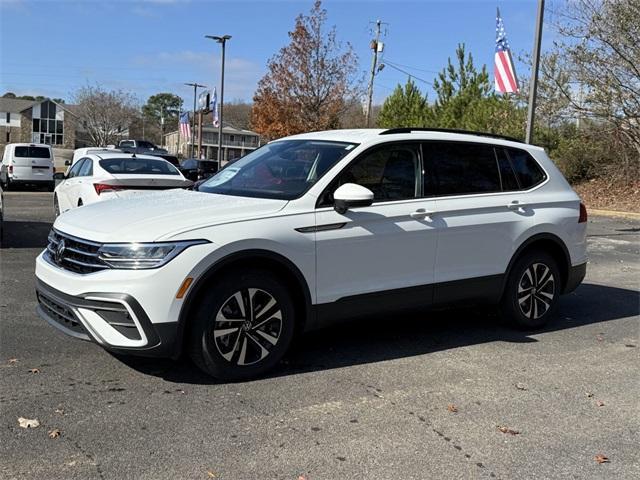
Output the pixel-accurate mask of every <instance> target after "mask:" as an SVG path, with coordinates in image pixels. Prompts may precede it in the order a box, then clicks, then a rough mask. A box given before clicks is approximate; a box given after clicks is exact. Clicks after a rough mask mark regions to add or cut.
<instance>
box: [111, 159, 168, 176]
mask: <svg viewBox="0 0 640 480" xmlns="http://www.w3.org/2000/svg"><path fill="white" fill-rule="evenodd" d="M100 166H101V167H102V168H104V169H105V170H106V171H107V172H109V173H113V174H116V175H117V174H122V175H179V172H178V170H176V168H175V167H174V166H173V165H171V164H170V163H169V162H167V161H166V160H150V159H147V158H109V159H106V160H100Z"/></svg>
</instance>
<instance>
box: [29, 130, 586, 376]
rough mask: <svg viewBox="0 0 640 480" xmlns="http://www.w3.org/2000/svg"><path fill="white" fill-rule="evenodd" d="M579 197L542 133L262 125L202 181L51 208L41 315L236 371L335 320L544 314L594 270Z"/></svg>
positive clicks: (109, 344)
mask: <svg viewBox="0 0 640 480" xmlns="http://www.w3.org/2000/svg"><path fill="white" fill-rule="evenodd" d="M586 218H587V212H586V209H585V207H584V205H582V203H581V202H580V199H579V197H578V195H576V193H575V192H574V191H573V190H572V189H571V187H570V186H569V184H568V183H567V182H566V180H565V179H564V178H563V176H562V175H561V174H560V172H559V171H558V169H557V168H556V167H555V166H554V164H553V163H552V161H551V160H550V159H549V158H548V157H547V155H546V154H545V152H544V150H543V149H542V148H539V147H535V146H531V145H527V144H524V143H520V142H518V141H515V140H510V139H505V138H502V137H496V136H494V135H489V134H474V133H460V132H454V131H442V130H435V129H411V128H400V129H392V130H336V131H327V132H316V133H308V134H303V135H296V136H292V137H288V138H284V139H281V140H277V141H274V142H271V143H269V144H267V145H265V146H263V147H261V148H259V149H258V150H255V151H254V152H252V153H250V154H248V155H247V156H245V157H243V158H241V159H240V160H238V161H236V162H235V163H232V164H230V165H228V166H227V167H226V168H224V169H223V170H221V171H220V172H219V173H218V174H217V175H215V176H213V177H211V178H210V179H209V180H207V181H206V182H204V183H203V184H202V185H201V186H200V187H199V191H197V192H196V191H185V190H172V191H166V192H159V193H157V194H155V193H154V194H150V195H147V196H143V197H138V198H131V199H120V200H110V201H105V202H100V203H96V204H92V205H88V206H85V207H83V208H80V209H76V210H71V211H69V212H67V213H64V214H62V215H61V216H60V217H58V219H57V220H56V222H55V224H54V226H53V229H52V231H51V234H50V236H49V245H48V246H47V249H46V250H45V251H44V252H43V253H42V254H41V255H40V256H39V257H38V259H37V262H36V277H37V296H38V301H39V306H38V311H39V314H40V315H41V316H42V317H43V318H44V319H45V320H47V321H48V322H49V323H50V324H52V325H54V326H55V327H57V328H59V329H60V330H62V331H64V332H66V333H67V334H69V335H72V336H75V337H78V338H82V339H85V340H92V341H94V342H96V343H98V344H100V345H101V346H103V347H104V348H107V349H109V350H111V351H114V352H118V353H131V354H141V355H150V356H167V357H177V356H178V355H180V354H181V352H183V351H187V352H188V353H189V354H190V356H191V357H192V358H193V360H194V361H195V363H196V364H197V365H198V366H199V367H200V368H201V369H203V370H204V371H205V372H207V373H209V374H211V375H213V376H215V377H217V378H221V379H231V380H237V379H243V378H248V377H252V376H255V375H259V374H261V373H263V372H265V371H266V370H268V369H269V368H271V367H273V366H274V365H275V364H276V363H277V362H278V361H279V360H280V359H281V358H282V356H283V355H284V353H285V352H286V350H287V348H288V347H289V345H290V344H291V342H292V340H293V339H294V337H295V335H296V334H297V333H299V332H302V331H306V330H310V329H313V328H316V327H318V326H321V325H324V324H326V323H327V322H329V321H333V320H338V319H345V318H352V317H356V316H362V315H370V314H374V313H375V314H379V313H382V312H398V311H401V310H406V309H418V308H424V307H430V306H435V305H437V306H440V305H445V304H452V305H456V304H459V303H464V304H465V305H468V304H469V303H472V302H473V303H476V302H477V303H488V304H496V305H499V307H500V309H501V311H502V315H503V316H504V317H505V319H507V320H509V321H510V322H511V323H512V324H513V325H515V326H517V327H520V328H525V329H534V328H539V327H541V326H543V325H544V324H545V323H546V322H547V321H548V320H549V319H550V318H551V317H552V314H553V311H554V308H555V307H556V306H557V304H558V301H559V296H560V295H561V294H563V293H567V292H570V291H572V290H574V289H575V288H576V287H577V286H578V285H579V284H580V282H581V281H582V279H583V278H584V275H585V271H586V262H587V258H586V241H585V237H586Z"/></svg>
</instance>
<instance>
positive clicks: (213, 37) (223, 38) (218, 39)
mask: <svg viewBox="0 0 640 480" xmlns="http://www.w3.org/2000/svg"><path fill="white" fill-rule="evenodd" d="M205 38H209V39H211V40H215V41H216V42H218V43H219V44H220V45H221V46H222V72H221V74H220V115H219V116H218V122H219V123H218V168H222V124H223V118H224V115H223V109H224V51H225V46H226V44H227V40H231V35H223V36H217V35H205ZM214 115H215V112H214Z"/></svg>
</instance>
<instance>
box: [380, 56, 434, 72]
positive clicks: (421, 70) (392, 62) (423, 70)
mask: <svg viewBox="0 0 640 480" xmlns="http://www.w3.org/2000/svg"><path fill="white" fill-rule="evenodd" d="M382 61H383V63H389V64H393V65H395V66H397V67H404V68H408V69H409V70H415V71H417V72H425V73H435V74H436V75H437V74H438V73H440V72H437V71H435V70H426V69H424V68H418V67H412V66H410V65H403V64H402V63H398V62H395V61H392V60H388V59H387V58H384V59H382Z"/></svg>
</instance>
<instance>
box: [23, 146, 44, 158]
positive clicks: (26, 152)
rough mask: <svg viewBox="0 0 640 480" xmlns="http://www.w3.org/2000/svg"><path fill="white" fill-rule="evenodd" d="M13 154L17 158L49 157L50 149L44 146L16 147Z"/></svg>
mask: <svg viewBox="0 0 640 480" xmlns="http://www.w3.org/2000/svg"><path fill="white" fill-rule="evenodd" d="M15 156H16V157H19V158H51V150H49V149H48V148H45V147H31V146H29V147H16V151H15Z"/></svg>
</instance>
